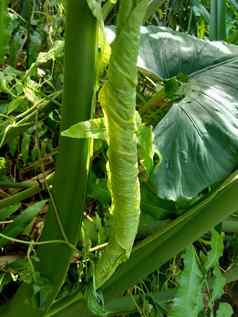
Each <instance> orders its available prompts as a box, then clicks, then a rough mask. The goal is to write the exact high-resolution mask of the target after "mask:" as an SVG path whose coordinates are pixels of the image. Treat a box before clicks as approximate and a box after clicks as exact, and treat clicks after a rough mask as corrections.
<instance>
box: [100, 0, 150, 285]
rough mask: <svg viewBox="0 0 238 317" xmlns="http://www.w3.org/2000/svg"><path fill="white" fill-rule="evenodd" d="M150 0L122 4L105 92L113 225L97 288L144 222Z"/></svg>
mask: <svg viewBox="0 0 238 317" xmlns="http://www.w3.org/2000/svg"><path fill="white" fill-rule="evenodd" d="M147 3H148V0H136V1H131V0H130V1H129V0H128V1H121V2H120V9H119V16H118V32H117V37H116V40H115V41H114V43H113V45H112V54H111V59H110V64H109V70H108V81H107V82H106V83H105V85H104V87H103V89H102V91H101V93H100V102H101V105H102V108H103V112H104V116H105V125H106V129H107V133H108V145H109V146H108V184H109V188H110V191H111V196H112V205H111V209H110V211H111V214H112V225H111V237H110V242H109V245H108V246H107V247H106V248H105V250H104V252H103V254H102V256H101V258H100V259H99V262H98V263H97V265H96V270H95V281H96V287H97V288H98V287H100V286H101V285H102V284H103V283H104V282H105V281H106V280H107V279H108V278H109V277H110V276H111V275H112V274H113V273H114V271H115V270H116V268H117V266H118V265H119V264H121V263H122V262H123V261H125V260H126V259H127V258H128V257H129V255H130V253H131V249H132V246H133V243H134V239H135V236H136V233H137V229H138V224H139V218H140V188H139V180H138V166H137V144H136V123H137V122H136V84H137V69H136V61H137V56H138V49H139V33H140V32H139V28H140V25H141V24H142V21H143V17H144V14H145V10H146V7H147Z"/></svg>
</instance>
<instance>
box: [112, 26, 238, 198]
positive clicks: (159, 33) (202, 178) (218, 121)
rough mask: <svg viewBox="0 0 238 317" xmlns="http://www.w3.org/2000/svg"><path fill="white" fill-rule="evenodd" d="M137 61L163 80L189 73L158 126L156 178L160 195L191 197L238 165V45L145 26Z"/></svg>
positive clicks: (156, 130) (154, 180)
mask: <svg viewBox="0 0 238 317" xmlns="http://www.w3.org/2000/svg"><path fill="white" fill-rule="evenodd" d="M113 36H114V30H113V28H110V29H107V37H108V38H109V41H110V42H111V41H112V40H113ZM138 66H139V67H140V68H142V69H144V70H145V71H147V72H150V73H152V74H154V75H157V76H159V77H161V78H164V79H167V78H171V77H173V76H176V75H178V74H179V73H186V74H188V75H189V80H188V83H186V84H184V85H185V87H183V88H184V89H183V92H184V93H185V97H184V98H183V99H182V100H181V101H180V102H178V103H176V104H174V105H173V106H172V108H171V109H170V111H169V112H168V114H167V115H166V116H165V117H164V118H163V119H162V121H160V122H159V123H158V125H157V127H156V128H155V130H154V132H155V147H156V148H157V150H158V151H159V152H160V154H161V156H162V161H161V163H160V165H158V166H156V167H155V170H154V172H153V175H152V178H153V182H154V184H155V188H156V190H157V194H158V196H159V197H160V198H162V199H168V200H172V201H178V200H184V199H191V198H193V197H195V196H197V195H198V194H199V193H200V192H201V191H203V190H204V189H205V188H207V187H209V186H210V185H212V184H214V183H216V182H219V181H221V180H222V179H223V178H224V177H226V176H227V175H228V174H229V173H230V172H231V171H232V170H233V169H234V168H235V167H236V165H238V164H237V162H238V81H237V78H238V47H237V46H235V45H229V44H226V43H222V42H211V41H208V40H199V39H197V38H195V37H193V36H190V35H188V34H184V33H179V32H175V31H172V30H171V29H168V28H164V27H158V26H149V27H142V28H141V42H140V51H139V59H138Z"/></svg>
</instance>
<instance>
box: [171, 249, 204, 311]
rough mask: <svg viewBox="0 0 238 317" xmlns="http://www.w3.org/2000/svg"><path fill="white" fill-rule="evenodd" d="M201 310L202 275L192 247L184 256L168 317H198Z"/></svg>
mask: <svg viewBox="0 0 238 317" xmlns="http://www.w3.org/2000/svg"><path fill="white" fill-rule="evenodd" d="M202 308H203V294H202V274H201V272H200V269H199V266H198V264H197V260H196V252H195V250H194V248H193V247H190V248H188V249H187V250H186V252H185V255H184V270H183V272H182V273H181V276H180V281H179V288H178V291H177V294H176V297H175V300H174V304H173V307H172V309H171V312H170V314H169V317H198V314H199V312H200V311H201V310H202Z"/></svg>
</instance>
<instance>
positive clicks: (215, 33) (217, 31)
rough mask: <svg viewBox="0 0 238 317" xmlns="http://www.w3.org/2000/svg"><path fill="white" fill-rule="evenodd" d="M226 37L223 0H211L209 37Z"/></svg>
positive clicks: (221, 39)
mask: <svg viewBox="0 0 238 317" xmlns="http://www.w3.org/2000/svg"><path fill="white" fill-rule="evenodd" d="M225 38H226V3H225V0H211V18H210V39H211V40H213V41H223V40H225Z"/></svg>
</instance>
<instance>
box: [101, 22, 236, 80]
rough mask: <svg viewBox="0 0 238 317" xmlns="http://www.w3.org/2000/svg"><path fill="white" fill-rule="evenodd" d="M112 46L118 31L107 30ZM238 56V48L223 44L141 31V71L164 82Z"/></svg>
mask: <svg viewBox="0 0 238 317" xmlns="http://www.w3.org/2000/svg"><path fill="white" fill-rule="evenodd" d="M106 35H107V39H108V41H109V42H110V43H111V42H112V41H113V39H114V38H115V28H114V27H107V28H106ZM235 56H238V47H237V46H235V45H228V44H225V43H222V42H211V41H208V40H199V39H197V38H195V37H194V36H191V35H188V34H185V33H180V32H176V31H173V30H171V29H169V28H166V27H158V26H153V25H151V26H147V27H141V40H140V51H139V57H138V63H137V65H138V67H140V68H142V69H143V70H145V71H147V72H149V73H152V74H155V75H157V76H159V77H161V78H163V79H166V78H170V77H172V76H176V75H177V74H178V73H186V74H191V73H193V72H195V71H198V70H200V69H202V68H204V67H207V66H211V65H215V64H217V63H220V62H223V61H225V60H228V59H230V58H232V57H235Z"/></svg>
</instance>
